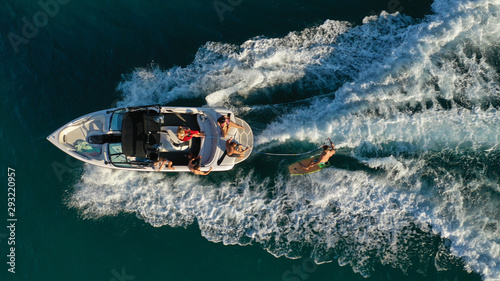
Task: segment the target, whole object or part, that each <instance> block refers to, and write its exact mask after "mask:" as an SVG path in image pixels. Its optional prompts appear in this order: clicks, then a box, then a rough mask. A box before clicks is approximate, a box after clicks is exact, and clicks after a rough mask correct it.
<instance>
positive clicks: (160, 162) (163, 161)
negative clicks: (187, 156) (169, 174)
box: [153, 157, 175, 172]
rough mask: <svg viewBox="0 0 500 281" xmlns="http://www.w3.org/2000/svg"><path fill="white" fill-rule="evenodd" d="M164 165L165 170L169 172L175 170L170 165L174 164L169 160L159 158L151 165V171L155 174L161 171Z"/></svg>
mask: <svg viewBox="0 0 500 281" xmlns="http://www.w3.org/2000/svg"><path fill="white" fill-rule="evenodd" d="M165 164H167V168H168V169H169V170H175V168H174V167H172V165H173V164H174V163H173V162H172V161H170V160H167V159H165V158H162V157H160V159H158V161H156V162H155V163H154V164H153V169H154V170H155V171H156V172H159V171H161V169H162V168H163V166H165Z"/></svg>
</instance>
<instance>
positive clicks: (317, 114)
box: [0, 0, 500, 281]
mask: <svg viewBox="0 0 500 281" xmlns="http://www.w3.org/2000/svg"><path fill="white" fill-rule="evenodd" d="M41 3H42V4H40V3H38V2H37V1H27V2H15V1H11V0H1V1H0V7H1V9H0V15H1V16H0V19H1V25H0V31H1V32H0V39H1V40H0V54H1V62H2V63H1V64H0V65H1V67H0V92H1V95H2V97H3V103H2V126H1V131H0V136H1V139H2V144H3V145H4V147H6V148H7V149H5V150H4V151H3V153H2V155H1V156H0V157H1V162H2V163H3V164H4V166H3V169H2V175H3V178H4V187H5V188H4V191H3V192H2V195H1V197H0V198H2V199H1V200H2V203H1V204H0V206H1V207H2V211H1V213H2V217H1V218H2V222H3V225H4V226H2V228H1V230H0V249H1V256H2V257H3V259H2V260H3V264H4V265H3V267H2V271H1V273H0V279H1V280H295V281H297V280H498V279H500V253H499V249H500V246H499V244H500V227H499V225H498V221H499V219H500V217H499V214H500V212H499V211H500V210H499V207H498V206H499V205H498V201H499V199H500V178H499V176H498V175H499V171H500V167H499V163H500V150H499V146H498V142H499V139H500V132H499V129H498V124H499V121H500V120H499V119H500V117H499V115H498V109H499V107H500V86H499V82H500V81H499V80H500V79H499V73H500V60H499V53H500V46H499V45H498V38H499V35H500V22H499V21H500V17H499V13H500V3H499V2H498V1H495V0H481V1H451V0H450V1H446V0H436V1H434V2H430V1H423V2H418V3H417V1H409V0H408V1H402V0H401V1H392V0H391V1H363V0H357V1H354V2H349V4H346V3H345V2H341V1H330V2H329V3H324V2H322V1H309V2H307V3H303V2H299V1H272V2H270V1H248V0H241V1H222V0H221V1H168V2H166V1H147V2H146V3H144V2H139V1H122V2H119V3H117V2H116V1H114V2H112V1H84V2H77V1H67V0H66V1H62V0H59V2H55V1H52V2H51V1H47V2H43V1H42V2H41ZM44 3H45V4H44ZM383 11H387V12H383ZM397 11H401V14H397V13H395V12H397ZM27 22H28V23H27ZM35 24H36V25H35ZM151 103H162V104H169V105H189V106H202V105H210V106H220V107H227V108H230V109H232V110H233V111H234V112H235V113H236V114H237V115H238V116H240V117H242V118H243V119H244V120H246V121H247V122H248V123H249V124H250V125H251V126H252V127H253V129H254V134H255V141H256V144H257V146H256V149H257V150H259V151H266V152H276V153H290V152H301V151H308V150H311V149H312V148H314V147H316V146H317V145H319V144H322V143H323V142H324V141H326V138H327V137H330V138H331V139H332V140H333V141H334V142H335V143H336V145H337V147H338V153H337V155H336V156H335V157H334V158H333V159H332V166H331V167H329V168H328V169H325V170H323V171H321V172H319V173H315V174H312V175H309V176H304V177H289V176H288V173H287V166H288V165H289V164H291V163H293V162H296V161H298V160H299V159H298V158H296V157H291V158H290V157H269V156H264V155H259V154H254V155H253V156H252V157H250V158H249V159H248V160H247V161H245V162H244V163H242V164H241V165H238V166H237V167H236V168H235V169H234V170H232V171H230V172H228V173H212V174H210V175H209V176H207V177H196V176H193V175H190V174H182V175H181V174H174V175H171V174H169V175H165V174H154V173H128V172H120V171H112V170H103V169H98V168H95V167H91V166H88V165H84V164H83V163H80V162H78V161H76V160H73V159H72V158H70V157H69V156H68V157H67V156H66V155H65V154H64V153H63V152H61V151H59V150H58V149H57V148H55V147H54V146H52V145H51V144H50V143H49V142H48V141H46V139H45V137H46V136H47V135H49V134H50V133H51V132H53V131H54V130H56V129H57V128H59V127H60V126H61V125H63V124H65V123H67V122H68V121H70V120H72V119H74V118H76V117H78V116H81V115H84V114H86V113H89V112H93V111H97V110H101V109H105V108H110V107H113V106H116V105H119V106H121V105H139V104H151ZM8 167H10V168H13V169H15V170H16V175H15V182H16V190H15V198H16V201H15V204H16V205H15V207H16V210H15V211H16V212H15V218H17V221H16V229H15V232H13V234H12V233H11V232H10V231H9V230H8V229H7V226H8V225H9V223H10V222H8V221H7V219H8V218H7V215H8V212H7V211H8V210H7V208H8V206H7V196H8V190H7V187H8V185H7V184H8V177H7V169H8ZM12 235H14V236H15V243H16V244H15V258H16V260H15V262H16V264H15V271H16V273H15V274H12V273H10V272H8V271H7V270H8V269H9V268H10V265H8V264H7V263H6V262H7V261H8V259H9V258H8V257H7V255H9V254H10V248H9V247H10V246H9V245H8V241H11V240H9V239H8V237H9V236H12Z"/></svg>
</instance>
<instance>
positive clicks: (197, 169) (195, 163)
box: [188, 155, 213, 176]
mask: <svg viewBox="0 0 500 281" xmlns="http://www.w3.org/2000/svg"><path fill="white" fill-rule="evenodd" d="M200 164H201V155H199V156H197V157H195V158H191V160H189V163H188V168H189V170H190V171H191V172H193V174H195V175H200V176H206V175H208V174H210V171H212V169H213V167H210V170H208V171H207V172H202V171H201V166H200Z"/></svg>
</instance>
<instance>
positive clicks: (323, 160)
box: [301, 143, 335, 171]
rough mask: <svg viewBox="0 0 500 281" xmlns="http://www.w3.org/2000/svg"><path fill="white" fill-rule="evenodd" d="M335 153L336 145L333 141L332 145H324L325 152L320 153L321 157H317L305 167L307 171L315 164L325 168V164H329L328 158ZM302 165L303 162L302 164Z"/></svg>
mask: <svg viewBox="0 0 500 281" xmlns="http://www.w3.org/2000/svg"><path fill="white" fill-rule="evenodd" d="M334 154H335V147H334V146H333V143H332V144H331V146H328V145H323V152H321V154H320V155H319V157H317V158H315V159H314V160H313V161H312V162H311V164H309V166H307V167H304V169H305V170H306V171H307V170H309V169H311V168H312V167H314V166H315V165H318V166H319V167H320V168H323V167H324V166H326V165H327V162H328V160H329V159H330V157H332V156H333V155H334ZM301 166H302V164H301Z"/></svg>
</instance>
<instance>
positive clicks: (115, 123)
mask: <svg viewBox="0 0 500 281" xmlns="http://www.w3.org/2000/svg"><path fill="white" fill-rule="evenodd" d="M126 112H127V110H126V109H121V110H117V111H115V112H113V115H112V116H111V123H110V126H109V129H110V130H111V131H120V130H121V129H122V121H123V115H124V114H125V113H126Z"/></svg>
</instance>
